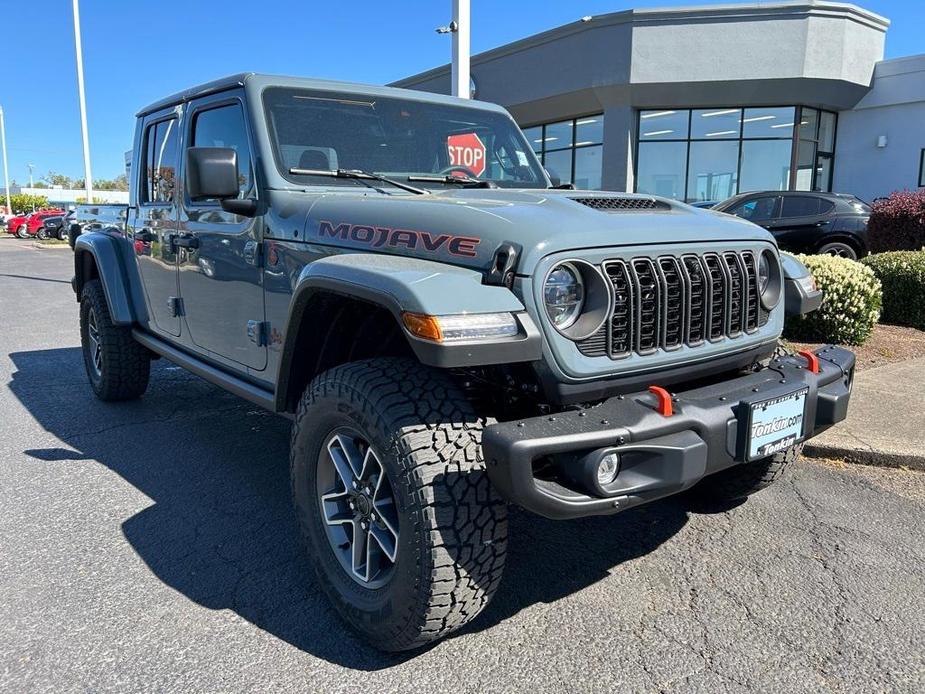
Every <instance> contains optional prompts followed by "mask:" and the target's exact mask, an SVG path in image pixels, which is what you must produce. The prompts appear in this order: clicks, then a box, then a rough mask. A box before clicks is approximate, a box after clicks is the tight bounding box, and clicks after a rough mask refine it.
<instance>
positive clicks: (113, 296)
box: [74, 234, 135, 325]
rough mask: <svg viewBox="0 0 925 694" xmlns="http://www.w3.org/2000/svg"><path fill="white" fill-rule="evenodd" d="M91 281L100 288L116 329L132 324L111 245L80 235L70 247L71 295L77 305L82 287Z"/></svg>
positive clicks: (100, 237) (108, 240)
mask: <svg viewBox="0 0 925 694" xmlns="http://www.w3.org/2000/svg"><path fill="white" fill-rule="evenodd" d="M95 279H98V280H99V281H100V284H101V285H102V286H103V293H104V295H105V296H106V305H107V306H108V307H109V314H110V317H111V318H112V322H113V323H115V324H116V325H131V324H132V323H134V322H135V315H134V311H133V310H132V308H133V307H132V303H131V301H130V299H129V294H128V291H127V289H126V282H125V273H124V272H123V270H122V264H121V263H120V262H119V256H118V250H117V249H116V246H115V241H114V240H113V239H111V238H109V237H108V236H106V235H104V234H82V235H81V236H80V237H79V238H78V239H77V240H76V242H75V244H74V291H75V292H76V293H77V300H78V301H80V295H81V292H83V288H84V285H85V284H86V283H87V282H90V281H92V280H95Z"/></svg>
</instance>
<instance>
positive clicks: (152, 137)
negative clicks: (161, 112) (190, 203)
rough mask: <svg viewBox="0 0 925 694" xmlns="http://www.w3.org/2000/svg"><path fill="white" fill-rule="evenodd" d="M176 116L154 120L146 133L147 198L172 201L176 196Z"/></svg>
mask: <svg viewBox="0 0 925 694" xmlns="http://www.w3.org/2000/svg"><path fill="white" fill-rule="evenodd" d="M177 148H178V144H177V119H176V118H171V119H169V120H163V121H160V122H158V123H152V124H151V125H149V126H148V129H147V131H146V132H145V168H144V176H145V180H144V201H145V202H146V203H172V202H173V201H174V200H176V197H177V159H178V157H179V154H178V149H177Z"/></svg>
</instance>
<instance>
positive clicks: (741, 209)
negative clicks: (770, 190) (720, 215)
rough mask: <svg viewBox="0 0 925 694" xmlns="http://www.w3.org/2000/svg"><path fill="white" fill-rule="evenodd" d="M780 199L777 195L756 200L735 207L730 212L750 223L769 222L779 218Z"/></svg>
mask: <svg viewBox="0 0 925 694" xmlns="http://www.w3.org/2000/svg"><path fill="white" fill-rule="evenodd" d="M778 199H779V198H778V197H777V196H776V195H774V196H771V197H767V198H754V199H752V200H749V201H748V202H743V203H742V204H741V205H738V206H737V207H734V208H733V209H731V210H730V213H731V214H734V215H735V216H736V217H742V218H743V219H747V220H749V221H750V222H767V221H769V220H771V219H774V218H776V217H777V201H778Z"/></svg>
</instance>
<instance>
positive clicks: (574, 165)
mask: <svg viewBox="0 0 925 694" xmlns="http://www.w3.org/2000/svg"><path fill="white" fill-rule="evenodd" d="M523 132H524V135H525V136H526V138H527V140H528V141H529V142H530V145H531V146H532V147H533V151H534V152H536V154H537V155H538V156H539V157H540V161H542V162H543V166H545V167H546V170H547V171H549V172H550V174H552V175H553V176H555V177H556V178H558V179H559V183H560V184H564V183H573V184H574V185H575V186H576V187H577V188H579V189H582V190H599V189H600V187H601V184H602V179H603V163H602V162H603V158H604V157H603V154H604V148H603V146H602V143H603V142H604V114H602V113H598V114H596V115H590V116H582V117H581V118H574V119H572V120H565V121H557V122H555V123H547V124H545V125H534V126H532V127H530V128H524V129H523ZM573 133H574V137H573Z"/></svg>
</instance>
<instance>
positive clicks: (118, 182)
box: [93, 174, 128, 190]
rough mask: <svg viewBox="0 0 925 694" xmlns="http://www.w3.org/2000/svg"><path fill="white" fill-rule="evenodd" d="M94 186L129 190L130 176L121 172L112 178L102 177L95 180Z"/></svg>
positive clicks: (96, 187) (102, 188)
mask: <svg viewBox="0 0 925 694" xmlns="http://www.w3.org/2000/svg"><path fill="white" fill-rule="evenodd" d="M93 187H94V188H95V189H96V190H128V178H127V177H126V175H125V174H119V175H118V176H116V177H115V178H114V179H112V180H108V179H105V178H100V179H97V180H95V181H94V182H93Z"/></svg>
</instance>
